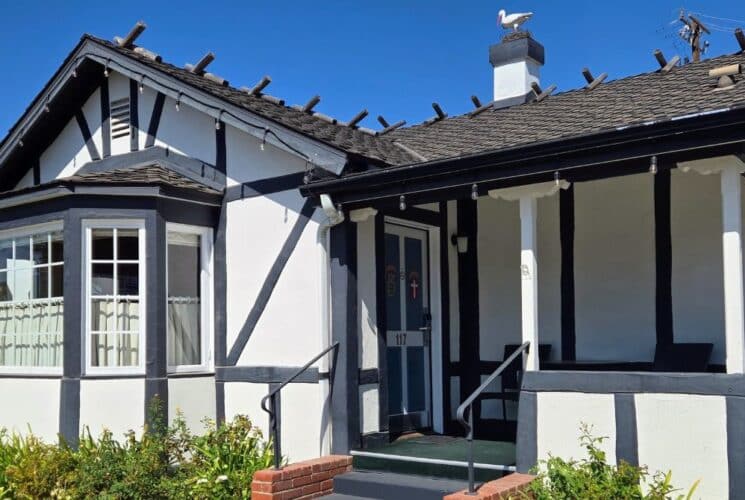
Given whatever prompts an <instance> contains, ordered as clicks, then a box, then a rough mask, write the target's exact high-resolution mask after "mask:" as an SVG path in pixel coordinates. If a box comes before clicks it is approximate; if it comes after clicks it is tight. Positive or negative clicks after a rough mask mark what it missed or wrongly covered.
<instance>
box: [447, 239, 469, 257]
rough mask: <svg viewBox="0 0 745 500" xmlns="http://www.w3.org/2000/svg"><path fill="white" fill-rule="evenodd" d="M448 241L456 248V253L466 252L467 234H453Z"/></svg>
mask: <svg viewBox="0 0 745 500" xmlns="http://www.w3.org/2000/svg"><path fill="white" fill-rule="evenodd" d="M450 243H452V244H453V246H454V247H457V248H458V253H468V236H465V235H463V234H454V235H452V236H451V237H450Z"/></svg>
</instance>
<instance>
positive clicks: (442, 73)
mask: <svg viewBox="0 0 745 500" xmlns="http://www.w3.org/2000/svg"><path fill="white" fill-rule="evenodd" d="M681 7H685V8H686V9H687V10H689V11H692V12H699V13H701V14H703V15H706V16H713V17H706V18H704V19H702V20H706V21H708V22H710V23H712V25H713V26H715V27H716V28H717V30H715V31H713V33H712V36H710V37H708V39H709V41H710V43H711V47H710V51H709V53H708V54H707V57H710V56H715V55H720V54H725V53H732V52H735V51H736V50H737V44H736V42H735V40H734V37H733V36H732V35H731V33H725V32H723V31H720V29H723V28H732V27H733V26H737V25H740V26H742V27H743V28H745V2H743V1H735V0H728V1H713V2H712V1H708V2H707V1H695V2H687V3H685V4H681V3H680V0H678V1H675V0H647V1H644V2H642V1H639V0H626V1H624V2H620V1H619V2H609V1H600V0H595V1H589V0H586V1H579V0H575V1H572V0H565V1H546V0H544V1H529V0H505V1H504V2H502V3H500V2H494V1H482V0H460V1H454V0H408V1H404V0H378V1H373V2H369V1H368V2H359V1H352V0H315V1H299V0H298V1H285V0H271V1H265V2H258V1H255V0H243V1H233V2H229V1H220V0H212V1H210V2H204V1H195V0H181V1H178V2H167V3H166V2H162V3H161V2H155V1H153V0H150V1H142V0H127V1H124V2H123V1H119V0H110V1H107V2H101V1H82V0H80V1H79V0H68V1H65V2H34V3H31V2H11V1H2V2H0V19H2V20H3V23H2V24H3V29H2V30H0V55H1V56H2V57H1V59H0V60H2V65H3V67H2V70H3V74H4V75H3V78H0V135H4V134H5V131H7V129H8V128H9V127H10V126H11V125H12V124H13V123H15V121H16V119H17V118H18V117H19V116H20V114H21V113H22V112H23V110H24V109H25V108H26V106H27V105H28V104H29V103H30V101H31V99H32V98H33V97H34V96H35V95H36V93H37V92H38V91H39V90H40V89H41V88H42V86H43V85H44V84H45V83H46V81H47V80H48V78H49V77H50V76H51V75H52V73H53V72H54V71H55V70H56V69H57V67H58V66H59V64H60V63H61V62H62V60H63V59H64V58H65V56H66V55H67V53H68V52H69V51H70V50H71V49H72V47H73V46H74V45H75V44H76V42H77V41H78V39H79V37H80V35H81V34H82V33H84V32H89V33H92V34H95V35H97V36H100V37H103V38H107V39H110V38H112V37H113V36H114V35H124V34H125V33H126V32H127V31H128V30H129V29H130V28H131V26H132V25H133V24H134V23H135V22H136V21H137V20H138V19H142V20H144V21H145V22H146V23H147V24H148V29H147V31H146V32H145V33H144V34H143V35H142V37H141V38H140V40H139V42H138V43H140V44H141V45H143V46H144V47H146V48H148V49H150V50H153V51H155V52H158V53H159V54H161V55H162V56H163V57H164V59H165V60H167V61H168V62H171V63H173V64H176V65H183V64H185V63H187V62H195V61H196V60H197V59H199V57H201V56H202V55H203V54H204V53H205V52H206V51H207V50H212V51H213V52H215V54H216V55H217V59H216V60H215V62H214V63H212V65H211V66H210V71H212V72H214V73H216V74H219V75H221V76H223V77H225V78H227V79H229V80H230V82H231V84H233V85H235V86H242V85H248V86H250V85H253V84H254V83H255V82H256V81H258V80H259V79H260V78H261V77H262V76H263V75H265V74H268V75H271V76H272V78H273V80H274V82H273V83H272V84H271V86H270V87H269V88H268V89H267V92H269V93H270V94H272V95H276V96H278V97H282V98H284V99H285V100H286V101H287V102H288V104H294V103H304V102H305V101H306V100H307V99H308V98H309V97H311V96H312V95H314V94H316V93H317V94H320V95H321V96H322V101H321V103H320V105H319V106H318V107H317V109H318V110H319V111H321V112H324V113H326V114H329V115H332V116H335V117H337V118H339V119H342V120H347V119H349V118H351V117H352V116H353V115H355V114H356V113H357V112H358V111H359V110H360V109H362V108H367V109H368V110H369V111H370V117H368V118H367V119H366V120H365V122H363V124H364V125H367V126H370V127H377V122H376V121H375V117H376V116H377V115H378V114H383V115H384V116H385V117H386V118H387V119H388V120H389V121H391V122H393V121H396V120H399V119H406V120H408V122H409V123H414V122H417V121H421V120H424V119H426V118H429V117H430V116H432V115H433V114H434V113H433V111H432V108H431V107H430V105H431V103H432V102H433V101H437V102H439V103H440V104H441V105H442V107H443V108H444V110H445V111H446V112H448V113H449V114H451V115H452V114H458V113H463V112H465V111H468V110H469V109H470V108H471V104H470V101H469V96H470V95H471V94H477V95H478V96H479V97H481V99H482V100H484V101H488V100H489V98H490V94H491V87H492V83H491V66H490V65H489V61H488V47H489V45H490V44H492V43H495V42H497V41H498V40H499V39H500V37H501V36H502V34H503V32H502V30H501V28H498V27H497V25H496V15H497V12H498V10H499V9H500V8H505V9H506V10H507V11H508V12H515V11H519V12H523V11H533V12H534V13H535V15H534V18H533V19H532V20H531V21H530V22H529V23H528V24H526V27H527V28H528V29H529V30H530V31H531V32H532V33H533V35H534V37H535V38H536V39H537V40H539V41H540V42H541V43H543V44H544V46H545V47H546V66H545V67H544V69H543V72H542V75H541V81H542V83H543V84H544V86H547V85H548V84H550V83H556V84H557V85H558V87H559V90H560V91H561V90H568V89H571V88H575V87H578V86H581V85H583V82H584V80H583V78H582V75H581V73H580V71H581V70H582V68H583V67H584V66H588V67H589V68H590V69H591V70H592V71H593V72H594V73H595V74H599V73H602V72H607V73H608V74H609V75H610V78H619V77H622V76H626V75H631V74H636V73H641V72H645V71H650V70H653V69H655V67H656V62H655V61H654V58H653V57H652V51H653V50H654V49H655V48H660V49H662V50H663V52H664V53H665V54H666V55H667V56H668V57H671V56H672V55H673V54H674V53H679V54H681V55H684V54H687V47H686V46H685V44H684V43H683V42H680V41H676V40H677V37H676V35H675V33H676V29H677V27H678V25H677V24H671V21H673V20H674V19H675V18H676V17H677V13H678V11H679V9H680V8H681ZM732 20H735V21H736V20H741V22H739V23H738V22H733V21H732Z"/></svg>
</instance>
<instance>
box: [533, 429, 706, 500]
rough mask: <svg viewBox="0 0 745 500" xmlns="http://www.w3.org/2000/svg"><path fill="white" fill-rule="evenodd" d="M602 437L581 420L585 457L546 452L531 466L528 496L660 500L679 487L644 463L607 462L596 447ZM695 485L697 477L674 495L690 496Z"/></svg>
mask: <svg viewBox="0 0 745 500" xmlns="http://www.w3.org/2000/svg"><path fill="white" fill-rule="evenodd" d="M605 439H606V438H603V437H593V436H592V434H591V428H590V427H589V426H587V425H585V424H583V425H582V426H581V437H580V443H581V445H582V447H583V448H585V450H587V458H585V459H582V460H579V461H575V460H570V461H566V460H563V459H561V458H559V457H554V456H549V458H548V460H545V461H542V462H541V464H542V465H543V467H541V468H536V469H535V470H534V472H535V473H537V474H538V478H537V480H536V481H534V482H533V483H532V484H531V486H530V487H529V490H528V493H529V496H531V497H532V498H535V500H565V499H566V500H569V499H576V498H583V499H588V500H606V499H608V500H611V499H613V500H616V499H618V500H664V499H667V498H671V495H672V494H673V493H675V492H676V491H679V490H676V489H675V488H674V487H673V486H672V484H671V478H672V474H671V473H670V472H668V473H667V474H662V473H656V474H654V475H650V474H649V471H648V469H647V467H644V466H643V467H636V466H633V465H630V464H628V463H627V462H624V461H621V463H619V464H618V465H617V466H613V465H609V464H608V463H607V460H606V456H605V452H604V451H602V450H601V449H600V447H599V446H600V444H601V443H602V442H603V441H604V440H605ZM641 485H645V486H644V487H642V486H641ZM697 486H698V481H696V482H695V483H694V484H693V486H692V487H691V489H690V490H689V492H688V494H687V495H686V496H685V497H684V496H683V495H682V494H681V495H679V496H678V497H677V498H678V499H682V498H686V499H690V498H691V497H692V496H693V492H694V491H695V489H696V487H697ZM645 490H646V492H645Z"/></svg>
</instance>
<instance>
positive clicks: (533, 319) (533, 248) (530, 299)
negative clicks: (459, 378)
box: [520, 195, 538, 371]
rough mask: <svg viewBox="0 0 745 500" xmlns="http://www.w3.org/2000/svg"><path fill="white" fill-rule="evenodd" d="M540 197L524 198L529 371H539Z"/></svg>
mask: <svg viewBox="0 0 745 500" xmlns="http://www.w3.org/2000/svg"><path fill="white" fill-rule="evenodd" d="M537 218H538V201H537V199H536V197H534V196H530V195H526V196H522V197H520V278H521V282H520V290H521V297H522V301H521V303H522V333H523V342H530V350H529V351H528V356H527V359H526V360H525V370H526V371H527V370H538V262H537V260H536V254H537V253H538V248H537V245H538V241H537V236H536V223H537Z"/></svg>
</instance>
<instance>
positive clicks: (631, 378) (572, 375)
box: [521, 370, 745, 411]
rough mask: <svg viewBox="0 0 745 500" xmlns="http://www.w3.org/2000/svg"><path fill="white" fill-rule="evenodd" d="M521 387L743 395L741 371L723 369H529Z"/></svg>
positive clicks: (743, 376)
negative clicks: (631, 370)
mask: <svg viewBox="0 0 745 500" xmlns="http://www.w3.org/2000/svg"><path fill="white" fill-rule="evenodd" d="M522 390H524V391H532V392H582V393H594V394H618V393H632V394H644V393H666V394H692V395H702V396H737V397H745V375H742V374H724V373H661V372H660V373H655V372H591V371H550V370H545V371H529V372H525V375H524V376H523V382H522ZM521 411H522V409H521Z"/></svg>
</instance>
